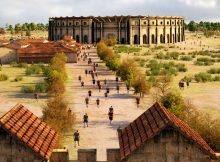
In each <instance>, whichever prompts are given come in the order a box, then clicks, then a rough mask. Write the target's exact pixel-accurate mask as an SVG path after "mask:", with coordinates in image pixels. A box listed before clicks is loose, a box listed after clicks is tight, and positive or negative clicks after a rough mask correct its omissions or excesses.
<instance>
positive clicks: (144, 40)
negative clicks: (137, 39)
mask: <svg viewBox="0 0 220 162" xmlns="http://www.w3.org/2000/svg"><path fill="white" fill-rule="evenodd" d="M143 44H147V35H146V34H144V35H143Z"/></svg>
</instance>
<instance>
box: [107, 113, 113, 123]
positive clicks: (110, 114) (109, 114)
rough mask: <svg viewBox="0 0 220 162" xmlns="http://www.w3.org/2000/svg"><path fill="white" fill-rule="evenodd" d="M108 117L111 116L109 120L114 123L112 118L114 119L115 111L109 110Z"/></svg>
mask: <svg viewBox="0 0 220 162" xmlns="http://www.w3.org/2000/svg"><path fill="white" fill-rule="evenodd" d="M108 118H109V122H110V125H111V124H112V120H113V111H109V112H108Z"/></svg>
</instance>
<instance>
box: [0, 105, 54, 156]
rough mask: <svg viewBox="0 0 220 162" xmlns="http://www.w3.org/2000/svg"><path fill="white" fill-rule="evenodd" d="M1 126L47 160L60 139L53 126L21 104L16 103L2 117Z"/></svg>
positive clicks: (0, 119)
mask: <svg viewBox="0 0 220 162" xmlns="http://www.w3.org/2000/svg"><path fill="white" fill-rule="evenodd" d="M0 127H1V128H3V129H4V130H5V131H7V132H8V133H9V134H10V135H12V136H13V137H15V138H16V139H18V140H20V141H22V142H23V143H24V144H25V145H26V146H28V147H29V148H31V149H32V150H33V151H34V152H36V153H37V154H38V155H39V156H40V157H42V158H43V159H46V160H49V158H50V156H51V154H52V151H53V148H54V146H55V144H56V141H57V139H58V134H57V133H56V132H55V131H54V130H53V129H52V128H50V127H49V126H48V125H47V124H46V123H44V122H42V121H41V120H40V119H39V118H38V117H37V116H35V115H34V114H33V113H32V112H30V111H29V110H28V109H27V108H25V107H24V106H23V105H21V104H16V105H15V106H14V107H13V108H12V109H11V110H10V111H8V112H7V113H6V114H5V115H4V116H3V117H1V118H0Z"/></svg>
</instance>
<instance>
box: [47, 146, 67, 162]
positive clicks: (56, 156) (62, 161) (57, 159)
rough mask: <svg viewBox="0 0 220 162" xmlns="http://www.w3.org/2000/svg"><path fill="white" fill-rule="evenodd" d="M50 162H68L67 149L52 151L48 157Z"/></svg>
mask: <svg viewBox="0 0 220 162" xmlns="http://www.w3.org/2000/svg"><path fill="white" fill-rule="evenodd" d="M50 162H69V152H68V150H67V149H54V150H53V152H52V155H51V157H50Z"/></svg>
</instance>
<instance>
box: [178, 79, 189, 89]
mask: <svg viewBox="0 0 220 162" xmlns="http://www.w3.org/2000/svg"><path fill="white" fill-rule="evenodd" d="M186 86H187V88H188V87H189V81H188V80H187V81H186ZM184 87H185V84H184V81H183V80H180V81H179V88H180V89H182V90H183V89H184Z"/></svg>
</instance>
